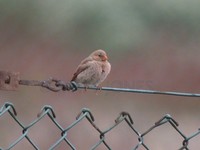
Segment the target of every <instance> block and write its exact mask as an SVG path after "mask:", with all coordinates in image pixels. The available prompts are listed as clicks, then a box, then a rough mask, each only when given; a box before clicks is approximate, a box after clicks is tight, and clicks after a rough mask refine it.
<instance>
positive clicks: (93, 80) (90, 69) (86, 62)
mask: <svg viewBox="0 0 200 150" xmlns="http://www.w3.org/2000/svg"><path fill="white" fill-rule="evenodd" d="M110 71H111V64H110V63H109V61H108V56H107V54H106V52H105V51H104V50H102V49H99V50H95V51H94V52H92V53H91V54H90V55H89V56H88V57H86V58H85V59H83V60H82V61H81V63H80V64H79V65H78V67H77V69H76V71H75V73H74V74H73V77H72V79H71V81H74V82H75V83H77V84H80V85H83V86H85V87H89V86H95V87H99V84H101V83H102V82H103V81H104V80H105V79H106V77H107V76H108V74H109V73H110Z"/></svg>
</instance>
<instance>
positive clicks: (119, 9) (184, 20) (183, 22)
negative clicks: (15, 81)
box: [0, 0, 200, 150]
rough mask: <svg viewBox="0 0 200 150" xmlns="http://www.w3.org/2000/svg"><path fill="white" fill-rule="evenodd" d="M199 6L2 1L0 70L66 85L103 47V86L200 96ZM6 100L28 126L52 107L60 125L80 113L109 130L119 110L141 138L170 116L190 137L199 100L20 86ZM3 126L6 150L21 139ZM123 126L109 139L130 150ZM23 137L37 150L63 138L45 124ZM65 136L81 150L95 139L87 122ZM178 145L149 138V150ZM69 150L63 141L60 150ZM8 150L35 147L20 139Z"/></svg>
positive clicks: (162, 131) (159, 135)
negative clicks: (106, 68)
mask: <svg viewBox="0 0 200 150" xmlns="http://www.w3.org/2000/svg"><path fill="white" fill-rule="evenodd" d="M199 5H200V1H195V0H191V1H182V0H176V1H172V0H168V1H151V2H150V1H148V0H143V1H114V0H110V1H98V2H97V1H89V0H84V1H70V0H67V1H54V0H48V1H47V0H43V1H40V0H35V1H31V0H19V1H11V0H1V1H0V70H11V71H19V72H20V73H21V78H22V79H37V80H44V79H47V78H49V77H56V78H59V79H61V80H65V81H69V80H70V79H71V77H72V74H73V73H74V71H75V69H76V67H77V65H78V64H79V62H80V61H81V60H82V59H83V58H85V57H86V56H87V55H88V54H89V53H91V52H92V51H93V50H96V49H105V50H106V51H107V53H108V55H109V58H110V59H109V60H110V62H111V64H112V71H111V74H110V75H109V77H108V78H107V80H106V81H105V82H104V83H103V85H102V86H111V87H124V88H139V89H152V90H167V91H182V92H193V93H195V92H196V93H200V90H199V89H200V84H199V83H200V69H199V68H200V59H199V56H200V50H199V47H200V28H199V24H200V19H199V18H200V9H199ZM6 101H9V102H12V103H13V104H14V105H15V107H16V109H17V112H18V117H19V119H20V120H21V121H22V122H24V124H29V123H30V122H31V121H32V120H34V119H35V118H36V115H37V113H38V112H39V111H40V109H41V108H42V106H43V105H51V106H52V107H53V108H54V109H55V111H56V114H57V119H58V121H59V122H60V123H61V125H62V126H64V127H65V126H66V127H67V126H68V125H69V124H71V123H72V122H73V121H74V120H75V117H76V115H77V114H78V112H80V110H81V108H83V107H88V108H89V109H90V110H91V111H92V112H93V114H94V116H95V118H96V120H95V122H96V123H97V124H98V125H99V127H100V128H101V129H102V130H103V129H106V128H107V127H109V126H110V125H112V124H113V122H114V119H116V117H117V116H118V114H119V113H120V112H121V111H127V112H129V113H130V114H131V115H132V116H133V120H134V122H135V127H136V128H137V129H138V130H139V131H141V132H143V131H145V130H146V129H148V128H149V127H150V126H152V125H153V124H154V123H155V122H156V121H158V120H159V119H160V118H161V117H162V116H163V115H165V114H167V113H168V114H171V116H172V117H174V118H175V119H176V120H177V121H178V122H179V124H180V126H179V128H180V129H181V130H182V131H183V132H184V133H185V134H186V135H187V136H189V135H190V134H191V133H194V132H195V131H197V130H198V128H199V125H200V117H199V114H200V101H199V98H188V97H173V96H161V95H159V96H158V95H143V94H130V93H129V94H128V93H116V92H103V91H102V92H99V93H98V95H96V94H95V92H94V91H87V92H84V91H78V92H75V93H72V92H58V93H53V92H50V91H47V90H45V89H42V88H38V87H24V86H20V88H19V90H18V91H16V92H7V91H0V106H2V105H3V104H4V102H6ZM8 118H9V117H8V116H7V117H6V116H5V117H2V118H0V133H1V134H0V146H1V147H7V145H9V144H10V143H11V141H13V140H14V139H16V137H18V135H20V134H21V132H20V129H19V127H18V126H16V125H15V124H14V123H12V121H11V122H10V120H9V119H8ZM125 127H126V126H125V125H122V126H120V127H119V128H117V129H118V130H117V129H116V130H114V131H113V132H112V133H111V134H110V135H109V137H108V143H110V145H111V147H112V148H113V149H116V150H122V149H131V147H133V145H134V144H135V143H133V141H136V142H137V139H136V136H134V135H132V134H130V131H129V130H128V128H125ZM29 134H30V135H31V136H32V137H33V138H35V141H37V143H38V145H39V147H40V148H41V149H48V147H49V145H51V144H52V143H54V142H55V141H56V140H57V139H58V137H59V136H60V135H59V133H58V132H57V130H56V128H55V127H54V126H53V125H52V124H51V123H50V121H49V120H48V119H46V120H43V121H41V122H40V123H39V124H38V127H35V128H33V129H32V130H31V132H30V133H29ZM69 136H70V139H71V141H72V143H74V144H75V146H77V149H81V150H87V149H89V148H90V147H91V146H92V145H94V144H95V142H96V141H97V140H98V134H97V133H96V132H95V131H94V130H93V129H92V128H91V127H90V125H89V124H88V123H87V122H86V121H85V122H83V123H82V124H81V125H79V126H77V127H76V128H75V129H73V131H70V134H69ZM85 137H87V138H85ZM38 139H39V140H38ZM124 139H126V140H124ZM127 139H128V140H127ZM129 139H131V140H129ZM199 139H200V137H199V136H198V137H196V138H195V139H193V140H191V143H189V148H190V149H192V150H193V149H194V150H197V149H198V148H199V147H200V143H199ZM181 142H182V139H181V138H180V136H179V135H178V134H177V133H176V132H175V131H174V130H173V129H172V128H171V127H170V126H168V125H165V126H162V127H161V128H158V129H156V130H155V131H153V132H152V133H151V134H149V135H148V136H147V137H146V138H145V143H146V144H147V145H148V146H149V148H150V149H153V150H161V149H162V150H169V149H170V150H172V149H178V148H180V147H181V145H182V143H181ZM65 148H66V145H65V144H64V143H62V144H61V145H60V146H59V147H58V149H65ZM14 149H16V150H20V149H33V148H32V147H31V146H30V144H28V142H26V141H25V140H24V141H23V142H20V143H19V144H18V145H17V146H16V147H15V148H14ZM99 149H105V147H103V146H101V147H100V148H99Z"/></svg>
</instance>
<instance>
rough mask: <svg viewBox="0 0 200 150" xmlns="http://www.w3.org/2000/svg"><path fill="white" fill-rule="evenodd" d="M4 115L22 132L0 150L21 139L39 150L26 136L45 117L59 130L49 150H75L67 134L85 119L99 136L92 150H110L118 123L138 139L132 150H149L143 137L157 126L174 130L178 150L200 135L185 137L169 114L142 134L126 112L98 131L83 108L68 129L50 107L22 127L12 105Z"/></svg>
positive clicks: (1, 110)
mask: <svg viewBox="0 0 200 150" xmlns="http://www.w3.org/2000/svg"><path fill="white" fill-rule="evenodd" d="M6 113H8V114H9V115H10V116H11V117H12V119H13V120H14V121H15V123H16V124H17V125H18V126H20V128H21V130H22V134H21V135H20V136H19V137H18V138H17V139H16V140H15V141H14V142H12V143H11V144H10V145H9V147H7V148H5V147H1V148H0V149H2V150H3V149H12V148H14V147H15V146H16V145H17V144H18V143H19V142H21V141H22V140H23V139H26V140H27V141H28V142H29V143H30V145H31V146H32V147H33V148H34V149H36V150H39V149H40V147H38V145H37V143H35V142H34V141H33V140H32V139H31V137H30V135H28V132H29V130H30V129H31V128H32V127H34V126H35V125H36V124H37V123H38V122H39V121H41V120H42V119H43V118H44V117H45V116H48V117H49V118H50V120H51V122H52V124H54V125H55V126H56V127H57V128H58V129H59V130H60V135H61V136H60V138H59V139H58V140H57V141H56V142H55V143H52V144H51V145H49V149H50V150H52V149H55V148H56V147H57V146H59V144H60V143H61V142H63V141H64V142H65V143H66V144H67V145H66V149H68V148H69V147H70V148H71V149H73V150H76V147H75V145H74V144H73V143H72V142H71V141H70V140H69V138H68V132H69V130H71V129H72V128H74V127H75V126H76V125H77V124H79V123H80V122H81V121H82V120H83V119H86V120H87V121H88V122H89V123H90V124H91V128H94V129H95V130H96V131H97V133H98V134H99V140H98V141H96V144H95V145H93V146H92V147H91V148H90V149H92V150H94V149H97V148H98V147H99V146H100V145H102V144H103V145H104V146H105V148H106V149H109V150H110V149H111V147H110V145H109V144H108V143H107V142H106V135H107V134H108V133H109V132H111V130H113V129H114V128H115V127H117V126H118V125H119V124H120V123H122V122H126V123H127V124H128V126H129V127H130V130H131V131H132V132H131V133H132V134H134V135H135V136H137V138H138V143H137V144H136V145H134V146H133V148H132V149H133V150H136V149H139V148H141V147H142V148H143V149H147V150H149V149H150V148H149V147H148V145H147V144H146V143H145V136H146V135H147V134H149V133H150V132H151V131H153V130H154V129H155V128H159V126H162V125H164V124H166V123H168V124H169V125H170V126H172V127H173V128H174V130H175V131H176V132H177V133H178V134H179V135H180V137H182V139H183V142H182V145H180V148H179V150H183V149H186V150H188V149H189V148H188V146H189V141H191V140H192V139H193V138H194V137H196V136H198V135H200V129H198V130H197V131H196V132H195V133H192V134H191V135H189V136H186V135H185V134H184V133H183V132H182V131H181V130H180V129H179V128H178V122H177V121H176V120H175V119H174V118H172V117H171V116H170V115H169V114H166V115H165V116H164V117H161V119H160V120H158V121H157V122H155V124H153V125H152V126H151V127H150V128H149V129H148V130H146V131H144V132H139V131H138V130H137V128H135V127H134V123H133V119H132V117H131V115H130V114H129V113H128V112H121V113H120V114H119V116H118V117H117V118H116V119H115V123H114V124H113V125H112V126H110V127H108V128H107V129H104V130H102V129H100V128H99V127H98V125H97V124H96V123H95V117H94V116H93V114H92V113H91V111H90V110H89V109H87V108H83V109H82V110H81V112H80V113H79V114H78V115H77V117H76V120H75V121H74V122H72V123H71V125H69V126H68V127H66V128H64V127H62V126H61V125H60V124H59V123H58V121H57V120H56V114H55V112H54V110H53V108H52V107H51V106H44V107H43V108H42V111H41V112H40V113H39V114H38V116H37V118H36V119H35V120H33V121H32V122H31V123H30V124H28V125H24V123H22V122H21V121H20V120H19V119H18V117H17V112H16V109H15V107H14V105H13V104H12V103H8V102H7V103H5V104H4V105H3V106H2V107H1V108H0V117H2V116H4V115H5V114H6ZM0 123H1V122H0Z"/></svg>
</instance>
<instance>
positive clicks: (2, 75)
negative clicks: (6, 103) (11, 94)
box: [0, 71, 19, 91]
mask: <svg viewBox="0 0 200 150" xmlns="http://www.w3.org/2000/svg"><path fill="white" fill-rule="evenodd" d="M18 86H19V72H9V71H0V90H9V91H14V90H17V88H18Z"/></svg>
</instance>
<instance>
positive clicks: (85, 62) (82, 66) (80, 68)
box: [71, 59, 91, 81]
mask: <svg viewBox="0 0 200 150" xmlns="http://www.w3.org/2000/svg"><path fill="white" fill-rule="evenodd" d="M89 61H91V60H90V59H85V60H83V61H82V62H81V64H80V65H79V66H78V68H77V69H76V72H75V73H74V75H73V77H72V79H71V81H74V80H76V77H77V76H78V75H79V74H80V73H81V72H83V71H84V70H86V69H87V68H89V67H90V65H89V64H88V62H89Z"/></svg>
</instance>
